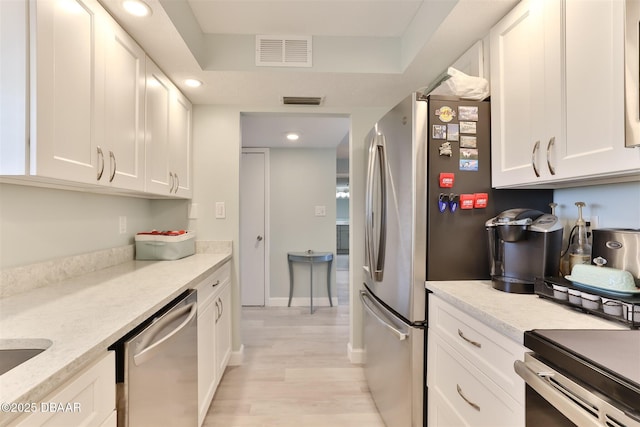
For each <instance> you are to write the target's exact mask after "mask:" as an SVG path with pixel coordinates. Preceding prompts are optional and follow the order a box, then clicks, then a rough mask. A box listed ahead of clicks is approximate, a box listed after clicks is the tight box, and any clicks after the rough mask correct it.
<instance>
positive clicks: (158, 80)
mask: <svg viewBox="0 0 640 427" xmlns="http://www.w3.org/2000/svg"><path fill="white" fill-rule="evenodd" d="M146 75H147V90H146V95H145V105H146V114H147V118H146V125H145V142H144V144H145V158H146V160H145V169H146V179H145V181H146V190H147V191H148V192H151V193H158V194H169V189H170V188H171V186H172V182H171V179H170V178H171V177H170V176H169V105H170V101H171V86H172V85H171V82H170V81H169V79H167V77H166V76H165V75H164V73H162V71H160V69H159V68H158V67H157V66H156V65H155V64H154V63H153V61H151V60H150V59H149V58H147V61H146Z"/></svg>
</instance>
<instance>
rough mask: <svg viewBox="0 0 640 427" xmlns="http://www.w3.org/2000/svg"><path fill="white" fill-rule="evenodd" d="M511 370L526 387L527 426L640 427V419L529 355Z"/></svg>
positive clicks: (516, 363) (517, 362)
mask: <svg viewBox="0 0 640 427" xmlns="http://www.w3.org/2000/svg"><path fill="white" fill-rule="evenodd" d="M514 368H515V370H516V372H517V373H518V375H520V377H522V379H524V381H525V382H526V384H527V393H526V402H525V406H526V408H525V410H526V425H527V427H538V426H539V427H543V426H544V427H550V426H573V425H577V426H580V427H588V426H611V427H622V426H625V427H640V420H639V419H636V418H632V417H631V416H630V415H629V414H628V413H626V412H625V411H624V410H623V409H622V408H619V407H617V406H615V403H614V402H611V401H610V400H605V399H606V398H605V397H604V396H602V395H600V394H599V393H598V392H597V391H595V390H593V389H589V388H587V387H586V386H584V385H580V384H578V383H576V382H574V381H572V380H571V379H569V378H568V377H567V376H565V375H562V374H561V373H559V372H558V371H556V370H555V369H553V368H551V367H550V366H548V365H546V364H545V363H542V362H541V361H540V360H539V359H536V358H535V356H534V355H533V354H532V353H527V354H525V359H524V362H522V361H519V360H517V361H516V362H515V364H514Z"/></svg>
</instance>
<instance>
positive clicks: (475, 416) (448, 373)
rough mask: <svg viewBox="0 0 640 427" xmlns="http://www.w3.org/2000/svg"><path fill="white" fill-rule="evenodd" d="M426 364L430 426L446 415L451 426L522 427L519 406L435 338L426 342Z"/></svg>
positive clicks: (503, 391)
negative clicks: (427, 346)
mask: <svg viewBox="0 0 640 427" xmlns="http://www.w3.org/2000/svg"><path fill="white" fill-rule="evenodd" d="M428 363H429V368H428V375H429V396H430V397H429V405H430V406H429V410H428V414H429V417H430V420H429V421H430V424H431V425H441V424H438V423H437V422H438V421H437V420H436V419H435V418H443V415H445V414H446V418H447V419H450V420H456V421H455V424H454V425H468V426H478V427H480V426H491V427H500V426H504V427H518V426H524V408H523V404H522V403H519V402H517V401H516V400H514V399H513V398H512V397H511V396H510V395H509V393H508V392H507V391H505V390H504V389H502V388H501V387H498V386H497V385H496V384H495V383H494V382H493V381H491V379H490V378H489V377H487V376H486V375H485V374H484V373H482V372H480V370H478V369H477V368H476V367H475V366H474V365H473V364H472V363H471V362H469V361H468V360H467V359H466V358H464V357H462V356H461V355H460V354H459V353H458V352H457V351H456V350H455V349H454V348H453V347H452V346H450V345H448V344H447V343H446V342H444V341H443V339H442V338H441V337H440V336H438V335H435V336H434V337H433V338H430V339H429V354H428ZM449 425H451V424H449Z"/></svg>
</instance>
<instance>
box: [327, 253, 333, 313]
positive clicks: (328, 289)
mask: <svg viewBox="0 0 640 427" xmlns="http://www.w3.org/2000/svg"><path fill="white" fill-rule="evenodd" d="M332 262H333V259H330V260H329V262H328V263H327V294H328V295H329V305H330V306H331V307H333V301H331V263H332Z"/></svg>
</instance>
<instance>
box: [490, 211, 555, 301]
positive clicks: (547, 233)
mask: <svg viewBox="0 0 640 427" xmlns="http://www.w3.org/2000/svg"><path fill="white" fill-rule="evenodd" d="M485 226H486V230H487V234H488V237H489V257H490V259H489V262H490V272H491V282H492V284H493V287H494V288H496V289H499V290H501V291H505V292H513V293H520V294H532V293H533V282H534V279H535V278H536V277H544V276H558V271H559V268H560V253H561V251H562V230H563V227H562V225H561V224H560V222H559V221H558V218H557V217H556V216H555V215H552V214H546V213H543V212H540V211H537V210H534V209H509V210H506V211H504V212H502V213H501V214H499V215H498V216H496V217H495V218H491V219H490V220H488V221H487V222H486V223H485Z"/></svg>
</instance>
